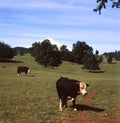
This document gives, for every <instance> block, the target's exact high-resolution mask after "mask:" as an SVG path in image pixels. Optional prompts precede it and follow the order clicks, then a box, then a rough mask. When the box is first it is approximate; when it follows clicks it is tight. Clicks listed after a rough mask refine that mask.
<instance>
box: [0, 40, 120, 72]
mask: <svg viewBox="0 0 120 123" xmlns="http://www.w3.org/2000/svg"><path fill="white" fill-rule="evenodd" d="M25 53H30V54H31V56H33V57H34V58H35V61H36V62H38V63H39V64H41V65H43V66H44V67H49V66H51V67H52V68H54V67H58V66H59V65H60V64H61V63H62V62H63V61H69V62H72V63H77V64H81V65H83V69H88V70H90V71H91V70H100V67H99V64H100V63H101V62H102V61H103V55H104V56H106V58H107V62H108V63H112V59H113V58H115V59H116V60H120V51H115V52H109V53H104V54H103V55H99V51H98V50H96V52H95V54H94V53H93V48H92V47H91V46H89V45H88V44H87V43H86V42H85V41H77V42H76V43H74V44H73V48H72V51H69V50H68V48H67V46H66V45H62V46H61V47H60V49H59V48H58V47H57V45H52V44H51V42H50V41H49V40H48V39H45V40H44V41H42V42H35V43H33V44H32V47H31V48H23V47H15V48H11V47H10V46H9V45H8V44H5V43H4V42H0V60H1V59H12V58H13V57H14V56H15V55H18V54H19V55H24V54H25Z"/></svg>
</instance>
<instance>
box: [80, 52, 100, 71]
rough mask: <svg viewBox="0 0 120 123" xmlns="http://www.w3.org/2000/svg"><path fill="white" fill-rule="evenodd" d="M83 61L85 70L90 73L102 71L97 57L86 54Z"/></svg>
mask: <svg viewBox="0 0 120 123" xmlns="http://www.w3.org/2000/svg"><path fill="white" fill-rule="evenodd" d="M82 61H83V65H84V67H83V68H86V69H88V70H90V72H91V71H92V70H100V68H99V62H98V60H97V58H96V57H95V55H93V54H86V55H85V56H84V58H83V59H82Z"/></svg>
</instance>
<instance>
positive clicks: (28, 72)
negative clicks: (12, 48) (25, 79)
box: [17, 66, 31, 76]
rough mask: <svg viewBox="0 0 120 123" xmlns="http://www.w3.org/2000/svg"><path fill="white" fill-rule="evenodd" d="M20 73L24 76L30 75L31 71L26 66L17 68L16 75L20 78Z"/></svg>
mask: <svg viewBox="0 0 120 123" xmlns="http://www.w3.org/2000/svg"><path fill="white" fill-rule="evenodd" d="M21 72H24V73H25V75H27V74H30V72H31V70H30V69H29V68H28V67H26V66H18V67H17V75H18V76H20V74H21Z"/></svg>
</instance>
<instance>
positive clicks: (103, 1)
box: [93, 0, 120, 14]
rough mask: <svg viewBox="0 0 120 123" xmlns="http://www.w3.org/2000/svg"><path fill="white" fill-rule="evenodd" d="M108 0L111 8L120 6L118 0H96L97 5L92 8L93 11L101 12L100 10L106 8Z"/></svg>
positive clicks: (119, 0)
mask: <svg viewBox="0 0 120 123" xmlns="http://www.w3.org/2000/svg"><path fill="white" fill-rule="evenodd" d="M108 1H110V2H112V5H111V7H112V8H120V0H97V1H96V2H97V3H98V6H97V7H96V8H95V9H93V11H94V12H99V14H101V10H102V9H103V8H104V9H105V8H106V3H108Z"/></svg>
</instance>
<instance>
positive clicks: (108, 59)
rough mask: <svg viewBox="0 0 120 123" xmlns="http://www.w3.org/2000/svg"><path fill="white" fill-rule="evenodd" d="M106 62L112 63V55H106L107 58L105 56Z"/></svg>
mask: <svg viewBox="0 0 120 123" xmlns="http://www.w3.org/2000/svg"><path fill="white" fill-rule="evenodd" d="M107 62H108V63H109V64H111V63H112V56H111V55H109V56H108V58H107Z"/></svg>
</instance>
